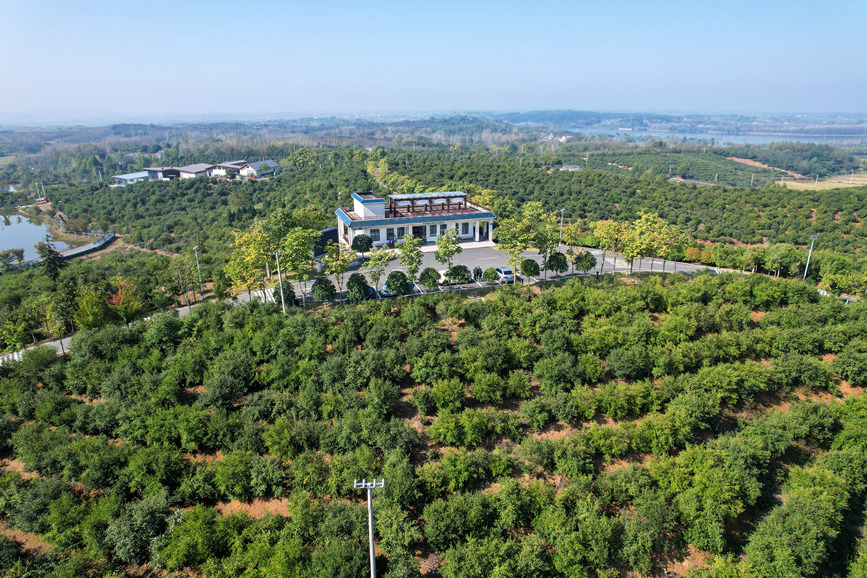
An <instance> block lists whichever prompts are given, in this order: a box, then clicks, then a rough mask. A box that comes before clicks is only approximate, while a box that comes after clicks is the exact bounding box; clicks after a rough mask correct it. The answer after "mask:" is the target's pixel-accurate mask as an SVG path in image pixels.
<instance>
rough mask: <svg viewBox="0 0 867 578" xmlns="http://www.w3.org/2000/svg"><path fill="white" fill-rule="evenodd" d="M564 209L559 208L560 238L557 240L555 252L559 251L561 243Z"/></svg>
mask: <svg viewBox="0 0 867 578" xmlns="http://www.w3.org/2000/svg"><path fill="white" fill-rule="evenodd" d="M565 210H566V209H560V238H559V239H558V240H557V252H558V253H560V252H561V251H560V245H561V244H562V243H563V211H565Z"/></svg>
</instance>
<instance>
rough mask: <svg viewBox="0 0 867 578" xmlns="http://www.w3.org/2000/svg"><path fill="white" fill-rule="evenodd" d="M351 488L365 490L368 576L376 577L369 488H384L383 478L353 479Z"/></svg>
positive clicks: (371, 505) (371, 500) (371, 501)
mask: <svg viewBox="0 0 867 578" xmlns="http://www.w3.org/2000/svg"><path fill="white" fill-rule="evenodd" d="M352 487H353V488H355V489H356V490H367V531H368V534H369V537H370V578H376V553H375V552H374V549H373V498H372V497H371V490H373V489H375V488H384V487H385V478H383V479H381V480H379V481H378V482H377V481H376V478H373V481H372V482H368V481H367V480H361V481H360V482H359V481H358V480H354V481H353V486H352Z"/></svg>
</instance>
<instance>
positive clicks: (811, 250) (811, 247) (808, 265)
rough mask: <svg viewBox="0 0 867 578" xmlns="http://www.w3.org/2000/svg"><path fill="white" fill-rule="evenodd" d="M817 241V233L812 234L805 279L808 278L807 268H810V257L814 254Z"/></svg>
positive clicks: (805, 267)
mask: <svg viewBox="0 0 867 578" xmlns="http://www.w3.org/2000/svg"><path fill="white" fill-rule="evenodd" d="M815 242H816V235H810V252H809V253H807V264H806V265H804V279H803V280H804V281H806V280H807V269H809V268H810V257H812V256H813V243H815Z"/></svg>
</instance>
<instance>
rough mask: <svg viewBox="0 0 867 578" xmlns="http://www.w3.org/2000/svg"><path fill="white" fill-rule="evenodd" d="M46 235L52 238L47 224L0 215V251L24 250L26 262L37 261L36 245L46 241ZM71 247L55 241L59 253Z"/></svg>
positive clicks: (22, 217) (25, 218)
mask: <svg viewBox="0 0 867 578" xmlns="http://www.w3.org/2000/svg"><path fill="white" fill-rule="evenodd" d="M46 235H48V236H49V237H51V232H50V231H49V230H48V225H47V224H46V223H43V222H41V221H39V220H36V219H29V218H27V217H25V216H23V215H0V251H5V250H7V249H24V260H25V261H27V260H30V259H36V258H37V257H38V255H37V254H36V248H35V246H36V243H38V242H39V241H42V240H43V239H45V236H46ZM52 240H54V239H53V238H52ZM69 247H70V246H69V245H68V244H67V243H64V242H63V241H56V240H54V248H55V249H57V250H58V251H63V250H65V249H69Z"/></svg>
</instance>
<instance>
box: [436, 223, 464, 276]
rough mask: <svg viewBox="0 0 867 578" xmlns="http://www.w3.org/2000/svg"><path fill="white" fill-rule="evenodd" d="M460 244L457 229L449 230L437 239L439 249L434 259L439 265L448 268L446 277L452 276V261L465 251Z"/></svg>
mask: <svg viewBox="0 0 867 578" xmlns="http://www.w3.org/2000/svg"><path fill="white" fill-rule="evenodd" d="M460 243H461V239H460V237H458V232H457V231H456V230H455V229H448V230H447V231H446V232H445V233H444V234H442V235H440V236H438V237H437V248H436V251H435V252H434V258H435V259H436V260H437V262H438V263H442V264H443V265H445V266H446V275H450V274H451V270H452V259H454V257H455V255H457V254H458V253H460V252H462V251H463V249H461V245H460Z"/></svg>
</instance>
